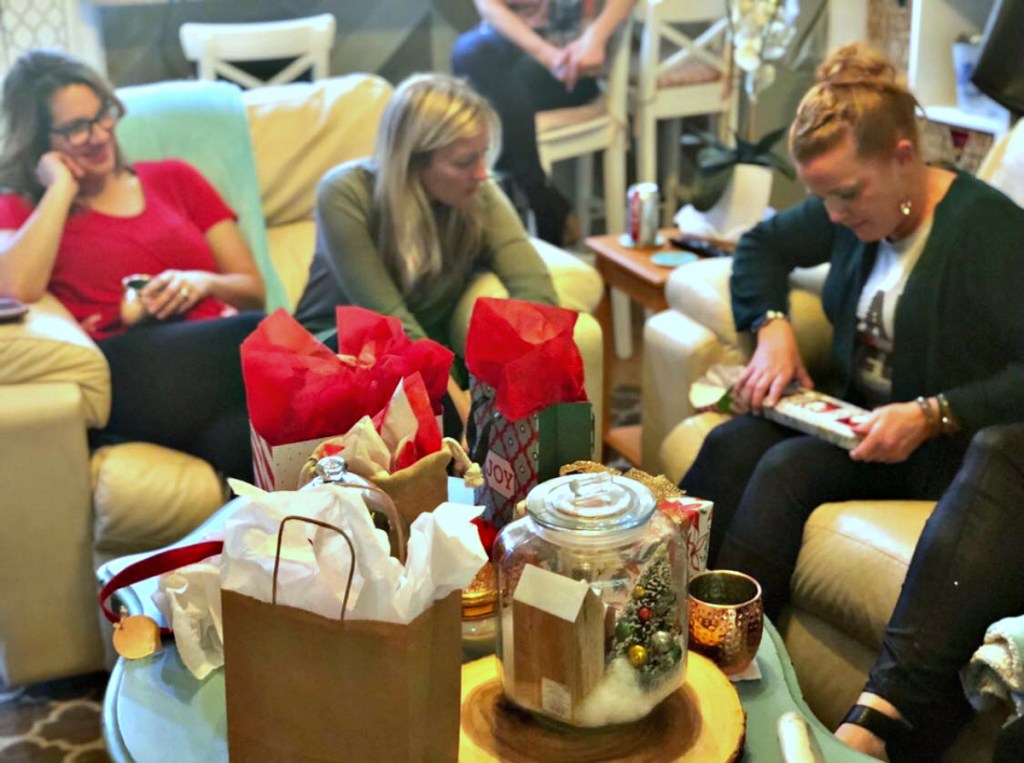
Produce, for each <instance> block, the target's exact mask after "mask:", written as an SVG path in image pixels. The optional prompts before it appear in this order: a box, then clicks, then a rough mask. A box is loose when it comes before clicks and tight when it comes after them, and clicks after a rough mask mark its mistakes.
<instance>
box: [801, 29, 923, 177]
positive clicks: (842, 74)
mask: <svg viewBox="0 0 1024 763" xmlns="http://www.w3.org/2000/svg"><path fill="white" fill-rule="evenodd" d="M816 79H817V83H816V84H815V85H814V86H813V87H812V88H811V89H810V90H808V91H807V93H806V94H805V95H804V97H803V98H802V99H801V101H800V105H799V106H797V110H796V118H795V119H794V120H793V125H792V126H791V127H790V130H789V151H790V154H792V156H793V158H794V159H795V160H796V161H797V162H806V161H807V160H809V159H813V158H814V157H816V156H820V155H821V154H823V153H825V152H826V151H829V150H831V149H833V148H835V147H836V146H837V145H838V144H839V143H840V142H842V140H843V139H844V138H845V137H846V136H847V135H850V136H851V137H852V138H853V142H854V145H855V146H856V148H857V155H858V156H860V157H864V158H878V157H885V156H887V155H888V154H889V153H890V152H891V151H892V149H893V148H895V146H896V144H897V143H898V142H899V141H900V140H903V139H909V140H910V141H911V142H913V144H914V146H915V147H916V146H917V145H918V144H919V137H918V128H917V119H916V115H915V109H916V108H917V105H918V103H917V99H916V98H914V96H913V94H912V93H911V92H910V90H908V89H907V86H906V83H905V82H904V80H903V78H902V77H900V76H899V75H898V73H897V72H896V68H895V67H894V66H893V65H892V63H891V62H890V61H889V60H888V59H887V58H886V57H885V56H884V55H883V54H882V53H880V52H878V51H877V50H874V49H873V48H870V47H868V46H867V45H865V44H863V43H859V42H855V43H851V44H849V45H844V46H843V47H841V48H839V49H837V50H835V51H833V52H832V53H831V54H829V56H828V57H827V58H826V59H825V61H824V63H822V65H821V66H820V67H819V68H818V72H817V78H816Z"/></svg>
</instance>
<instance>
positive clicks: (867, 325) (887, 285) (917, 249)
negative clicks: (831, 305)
mask: <svg viewBox="0 0 1024 763" xmlns="http://www.w3.org/2000/svg"><path fill="white" fill-rule="evenodd" d="M931 230H932V218H930V217H929V218H928V219H927V220H925V221H924V222H923V223H922V224H921V225H920V226H919V227H918V229H917V230H916V231H914V232H913V233H911V234H910V235H909V236H907V237H906V238H905V239H903V240H902V241H888V240H882V241H880V242H879V244H878V256H877V257H876V258H875V266H874V268H872V270H871V274H870V275H869V276H868V280H867V282H866V283H865V284H864V289H863V290H862V291H861V293H860V301H859V302H858V303H857V344H856V349H855V351H854V353H855V354H854V368H855V369H856V372H857V387H858V389H859V390H860V392H861V394H862V395H863V396H864V400H865V402H866V403H867V407H869V408H874V407H876V406H879V405H884V404H886V403H888V402H890V401H891V400H892V352H893V348H894V347H895V340H896V337H895V318H896V304H897V303H898V302H899V299H900V295H901V294H903V288H904V287H905V286H906V285H907V279H908V278H909V277H910V273H911V271H912V270H913V269H914V266H915V265H916V264H917V261H918V259H920V257H921V252H922V251H924V247H925V244H926V243H927V242H928V234H929V233H931Z"/></svg>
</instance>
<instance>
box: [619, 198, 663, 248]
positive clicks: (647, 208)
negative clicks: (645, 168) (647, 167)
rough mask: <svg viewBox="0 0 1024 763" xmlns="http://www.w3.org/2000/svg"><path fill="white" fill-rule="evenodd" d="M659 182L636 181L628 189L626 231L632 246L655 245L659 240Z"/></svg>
mask: <svg viewBox="0 0 1024 763" xmlns="http://www.w3.org/2000/svg"><path fill="white" fill-rule="evenodd" d="M659 217H660V210H659V209H658V184H657V183H635V184H634V185H631V186H630V187H629V190H628V191H626V233H627V235H628V236H629V239H630V244H631V245H632V246H655V245H656V244H657V240H658V222H659Z"/></svg>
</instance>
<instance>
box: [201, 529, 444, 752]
mask: <svg viewBox="0 0 1024 763" xmlns="http://www.w3.org/2000/svg"><path fill="white" fill-rule="evenodd" d="M291 519H297V520H300V521H306V522H313V523H314V524H318V525H320V526H322V527H332V526H331V525H327V524H326V523H322V522H319V521H317V520H311V519H307V518H305V517H296V516H289V517H286V518H285V519H284V520H283V521H282V523H281V530H280V531H279V532H278V548H279V549H280V542H281V534H282V532H283V530H284V526H285V523H286V522H288V521H289V520H291ZM333 529H338V528H333ZM339 532H341V531H340V530H339ZM342 534H343V535H344V533H342ZM346 539H347V536H346ZM351 583H352V578H351V572H350V575H349V583H348V584H349V586H351ZM345 598H346V602H347V599H348V594H347V590H346V596H345ZM276 599H277V570H276V569H275V570H274V585H273V600H274V601H275V602H276ZM221 602H222V607H223V618H224V670H225V689H226V695H227V696H226V699H227V723H228V752H229V754H230V756H231V759H232V760H233V761H250V760H253V761H259V763H273V762H274V761H358V762H359V763H364V762H368V761H387V762H388V763H399V762H400V761H454V760H456V759H457V758H458V752H459V692H460V679H461V662H462V642H461V633H462V631H461V606H460V596H459V592H458V591H455V592H453V593H452V594H451V595H449V596H448V597H446V598H445V599H443V600H441V601H436V602H434V604H433V606H431V607H430V608H429V609H428V610H426V611H425V612H424V613H422V614H421V615H420V616H419V617H417V618H416V619H415V620H413V621H412V622H411V623H409V624H408V625H398V624H393V623H383V622H377V621H369V620H354V621H346V620H332V619H330V618H326V617H321V616H320V615H315V614H313V613H311V612H306V611H303V610H299V609H295V608H293V607H287V606H283V605H277V604H273V603H271V604H268V603H266V602H262V601H258V600H256V599H253V598H251V597H249V596H244V595H242V594H238V593H235V592H233V591H222V592H221ZM342 612H343V613H344V605H343V606H342Z"/></svg>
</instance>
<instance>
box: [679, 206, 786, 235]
mask: <svg viewBox="0 0 1024 763" xmlns="http://www.w3.org/2000/svg"><path fill="white" fill-rule="evenodd" d="M774 214H775V210H774V209H772V208H771V207H768V208H766V209H765V210H764V214H763V216H762V217H761V218H760V219H761V220H767V219H768V218H770V217H771V216H772V215H774ZM673 221H674V222H675V224H676V227H677V228H679V231H680V233H682V234H683V235H684V236H699V237H701V238H708V239H712V240H717V241H729V242H732V243H734V244H735V243H736V242H737V241H739V240H740V236H742V235H743V234H744V233H746V232H747V231H748V230H750V228H751V226H752V225H753V224H756V223H757V222H760V220H757V219H754V220H745V221H743V222H741V223H739V224H736V225H730V226H727V227H726V228H725V229H723V230H719V229H718V228H717V227H716V226H715V224H714V223H713V222H712V221H711V220H710V219H709V218H708V213H707V212H701V211H699V210H698V209H697V208H696V207H694V206H693V205H692V204H686V205H684V206H682V207H680V208H679V211H678V212H676V215H675V217H674V218H673Z"/></svg>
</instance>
